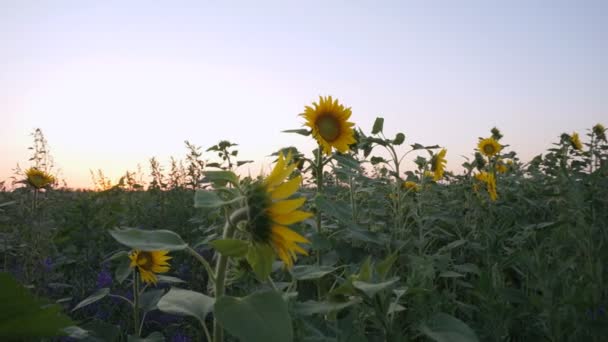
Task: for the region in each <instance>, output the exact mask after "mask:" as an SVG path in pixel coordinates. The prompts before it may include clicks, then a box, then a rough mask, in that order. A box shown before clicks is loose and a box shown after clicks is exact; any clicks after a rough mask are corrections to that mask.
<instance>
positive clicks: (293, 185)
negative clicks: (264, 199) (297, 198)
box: [270, 176, 302, 200]
mask: <svg viewBox="0 0 608 342" xmlns="http://www.w3.org/2000/svg"><path fill="white" fill-rule="evenodd" d="M301 182H302V176H297V177H294V178H292V179H291V180H289V181H287V182H285V183H283V184H281V185H279V186H277V187H276V188H275V189H274V190H272V192H271V193H270V198H272V199H274V200H280V199H284V198H287V197H289V196H291V195H293V194H294V193H295V192H296V191H298V188H299V187H300V183H301Z"/></svg>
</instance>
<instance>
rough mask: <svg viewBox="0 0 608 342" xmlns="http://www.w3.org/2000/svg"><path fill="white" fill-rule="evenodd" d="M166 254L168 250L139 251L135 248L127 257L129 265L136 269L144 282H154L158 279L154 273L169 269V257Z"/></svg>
mask: <svg viewBox="0 0 608 342" xmlns="http://www.w3.org/2000/svg"><path fill="white" fill-rule="evenodd" d="M167 254H169V251H164V250H160V251H141V250H138V249H135V250H133V251H131V254H129V259H131V264H130V265H129V267H131V268H135V269H137V271H138V272H139V275H140V277H141V280H142V281H143V282H144V283H148V284H150V283H152V284H156V282H157V281H158V278H157V277H156V273H165V272H168V271H169V268H170V266H169V262H168V260H169V259H171V257H170V256H168V255H167Z"/></svg>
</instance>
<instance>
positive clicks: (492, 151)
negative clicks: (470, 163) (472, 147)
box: [483, 144, 494, 154]
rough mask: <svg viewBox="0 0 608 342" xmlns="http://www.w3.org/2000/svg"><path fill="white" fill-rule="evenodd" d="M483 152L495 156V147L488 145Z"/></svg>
mask: <svg viewBox="0 0 608 342" xmlns="http://www.w3.org/2000/svg"><path fill="white" fill-rule="evenodd" d="M483 151H484V152H485V153H486V154H494V146H492V145H490V144H488V145H486V146H484V147H483Z"/></svg>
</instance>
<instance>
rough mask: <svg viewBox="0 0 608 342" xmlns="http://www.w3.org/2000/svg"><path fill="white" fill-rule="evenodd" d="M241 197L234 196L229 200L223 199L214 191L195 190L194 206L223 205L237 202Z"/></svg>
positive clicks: (216, 206) (217, 206)
mask: <svg viewBox="0 0 608 342" xmlns="http://www.w3.org/2000/svg"><path fill="white" fill-rule="evenodd" d="M241 199H242V197H241V196H238V197H235V198H233V199H231V200H228V201H224V200H223V199H222V198H220V196H218V194H217V193H216V192H214V191H207V190H196V193H195V194H194V207H195V208H219V207H223V206H225V205H228V204H231V203H235V202H238V201H240V200H241Z"/></svg>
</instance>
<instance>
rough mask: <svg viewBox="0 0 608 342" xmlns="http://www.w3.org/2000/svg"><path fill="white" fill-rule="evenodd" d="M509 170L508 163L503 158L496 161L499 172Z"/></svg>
mask: <svg viewBox="0 0 608 342" xmlns="http://www.w3.org/2000/svg"><path fill="white" fill-rule="evenodd" d="M507 170H508V168H507V165H505V163H504V162H503V161H502V160H499V161H498V163H496V171H497V172H498V173H507Z"/></svg>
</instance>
